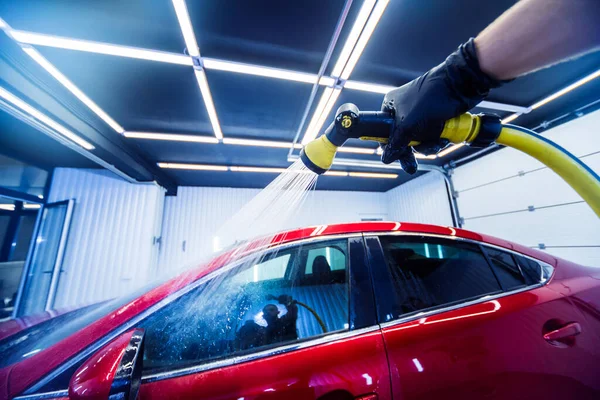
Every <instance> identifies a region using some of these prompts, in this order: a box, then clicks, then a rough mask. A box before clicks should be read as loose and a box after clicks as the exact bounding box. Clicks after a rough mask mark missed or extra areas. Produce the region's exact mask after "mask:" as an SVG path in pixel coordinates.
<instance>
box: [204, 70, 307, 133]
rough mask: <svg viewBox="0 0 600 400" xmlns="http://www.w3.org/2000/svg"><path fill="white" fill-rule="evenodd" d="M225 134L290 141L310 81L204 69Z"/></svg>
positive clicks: (300, 113)
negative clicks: (286, 79)
mask: <svg viewBox="0 0 600 400" xmlns="http://www.w3.org/2000/svg"><path fill="white" fill-rule="evenodd" d="M206 74H207V78H208V82H209V84H210V88H211V91H212V93H213V99H214V102H215V107H216V108H217V111H218V113H219V121H220V123H221V127H222V130H223V135H224V136H225V137H236V138H238V137H240V138H251V139H267V140H284V141H288V142H291V141H292V140H293V139H294V136H295V135H296V130H297V129H298V125H299V123H300V120H301V118H302V114H303V112H304V109H305V107H306V103H307V102H308V98H309V96H310V92H311V90H312V85H310V84H307V83H301V82H292V81H285V80H281V79H272V78H264V77H257V76H251V75H244V74H235V73H231V72H222V71H210V70H209V71H206Z"/></svg>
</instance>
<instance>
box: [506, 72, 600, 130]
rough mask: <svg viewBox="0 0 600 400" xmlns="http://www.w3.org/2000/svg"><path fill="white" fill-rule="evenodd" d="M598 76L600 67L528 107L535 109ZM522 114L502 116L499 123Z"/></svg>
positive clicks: (512, 119)
mask: <svg viewBox="0 0 600 400" xmlns="http://www.w3.org/2000/svg"><path fill="white" fill-rule="evenodd" d="M598 77H600V69H599V70H597V71H595V72H592V73H591V74H589V75H587V76H584V77H583V78H581V79H579V80H578V81H577V82H574V83H572V84H570V85H569V86H567V87H564V88H562V89H560V90H559V91H558V92H555V93H553V94H551V95H550V96H548V97H545V98H543V99H542V100H540V101H538V102H537V103H534V104H533V105H532V106H531V107H530V109H531V110H536V109H538V108H540V107H542V106H544V105H546V104H548V103H550V102H551V101H553V100H556V99H557V98H559V97H561V96H563V95H565V94H567V93H569V92H571V91H572V90H575V89H577V88H578V87H580V86H583V85H585V84H586V83H588V82H590V81H592V80H594V79H596V78H598ZM522 114H523V113H515V114H512V115H509V116H508V117H506V118H504V119H503V120H502V121H501V123H502V124H508V123H509V122H512V121H514V120H515V119H517V118H518V117H520V116H521V115H522Z"/></svg>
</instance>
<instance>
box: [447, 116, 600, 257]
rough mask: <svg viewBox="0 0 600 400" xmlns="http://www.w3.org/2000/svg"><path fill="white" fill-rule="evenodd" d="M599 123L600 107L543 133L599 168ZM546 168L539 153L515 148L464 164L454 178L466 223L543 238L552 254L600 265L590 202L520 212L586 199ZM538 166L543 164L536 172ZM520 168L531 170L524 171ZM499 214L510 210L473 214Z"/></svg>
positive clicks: (522, 239)
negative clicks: (529, 208)
mask: <svg viewBox="0 0 600 400" xmlns="http://www.w3.org/2000/svg"><path fill="white" fill-rule="evenodd" d="M517 121H518V120H517ZM599 126H600V111H596V112H594V113H592V114H589V115H586V116H583V117H581V118H578V119H576V120H573V121H571V122H568V123H566V124H563V125H560V126H558V127H556V128H553V129H551V130H548V131H547V132H544V133H543V136H545V137H547V138H549V139H551V140H553V141H554V142H556V143H557V144H559V145H560V146H562V147H564V148H565V149H567V150H568V151H570V152H571V153H572V154H574V155H575V156H577V157H582V156H584V157H583V158H582V161H583V162H585V163H586V164H587V165H588V167H590V168H591V169H592V170H594V171H595V172H596V173H598V171H600V140H598V138H599V136H598V135H599V133H600V130H599V128H598V127H599ZM594 153H595V154H594ZM543 167H544V166H543V165H542V164H541V163H540V162H538V161H537V160H535V159H534V158H532V157H530V156H528V155H526V154H524V153H521V152H519V151H517V150H514V149H503V150H499V151H497V152H495V153H493V154H490V155H488V156H485V157H483V158H481V159H479V160H476V161H473V162H471V163H468V164H466V165H464V166H461V167H458V168H457V169H456V170H455V174H454V177H453V180H454V185H455V188H456V190H457V191H458V192H459V197H458V206H459V210H460V213H461V216H462V217H464V218H466V221H465V226H464V227H465V228H466V229H469V230H474V231H478V232H482V233H487V234H490V235H494V236H498V237H501V238H503V239H508V240H512V241H515V242H518V243H521V244H523V245H526V246H536V245H538V244H540V243H543V244H544V245H546V246H549V247H548V249H547V251H548V252H549V253H551V254H554V255H556V256H558V257H564V258H566V259H569V260H571V261H575V262H578V263H581V264H584V265H592V266H598V267H600V219H598V218H597V217H596V216H595V214H594V213H593V212H592V210H591V209H590V208H589V206H587V204H584V203H578V204H571V205H563V206H557V207H552V208H545V209H536V210H535V211H532V212H528V211H526V212H515V211H518V210H526V209H528V207H529V206H534V207H535V208H538V207H543V206H552V205H560V204H564V203H571V202H581V201H583V199H582V198H581V197H580V196H579V195H578V194H577V193H575V191H574V190H573V189H571V188H570V187H569V186H568V185H567V184H566V183H565V182H564V181H563V180H562V179H561V178H559V177H558V176H557V175H556V174H555V173H554V172H552V171H551V170H549V169H547V168H543ZM536 168H543V169H541V170H539V171H533V172H531V171H532V170H534V169H536ZM520 171H522V172H525V174H524V175H522V176H519V172H520ZM512 212H514V213H512ZM498 213H506V214H501V215H494V216H488V217H484V218H476V219H469V218H473V217H482V216H486V215H490V214H498ZM550 246H561V247H557V248H552V247H550ZM562 246H565V247H562ZM577 246H597V247H577Z"/></svg>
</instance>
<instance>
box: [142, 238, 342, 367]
mask: <svg viewBox="0 0 600 400" xmlns="http://www.w3.org/2000/svg"><path fill="white" fill-rule="evenodd" d="M307 271H310V273H307ZM347 274H348V244H347V240H345V239H344V240H335V241H325V242H322V243H313V244H309V245H304V246H298V247H292V248H288V249H284V250H281V251H280V252H278V253H271V254H267V255H264V254H263V255H259V256H257V257H252V259H251V260H247V261H244V262H243V263H242V264H240V265H238V266H236V267H234V268H231V269H230V270H228V271H224V272H223V273H221V274H220V275H218V276H216V277H214V278H213V279H211V280H209V281H207V282H206V283H204V284H201V285H200V286H198V287H197V288H195V289H193V290H192V291H190V292H189V293H187V294H185V295H184V296H182V297H180V298H179V299H177V300H175V301H173V302H172V303H170V304H169V305H167V306H166V307H164V308H163V309H161V310H159V311H157V312H156V313H154V314H153V315H151V316H150V317H148V318H147V319H146V320H145V321H143V322H141V323H140V324H138V326H139V327H141V328H144V329H146V344H145V351H144V370H145V372H146V373H147V372H149V371H154V372H156V371H159V370H170V369H173V368H179V367H183V366H186V365H193V364H201V363H204V362H207V361H210V360H215V359H220V358H224V357H232V356H237V355H241V354H247V353H249V352H253V351H257V350H264V349H266V348H269V347H274V346H279V345H281V344H289V343H292V342H295V341H298V340H303V339H308V338H311V337H314V336H318V335H322V334H326V333H330V332H334V331H340V330H344V329H348V326H349V312H348V310H349V307H348V299H349V297H348V293H349V291H348V284H347V282H348V277H347Z"/></svg>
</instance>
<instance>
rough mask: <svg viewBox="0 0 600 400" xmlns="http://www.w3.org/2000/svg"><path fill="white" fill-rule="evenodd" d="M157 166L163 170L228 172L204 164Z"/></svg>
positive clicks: (226, 169) (223, 167)
mask: <svg viewBox="0 0 600 400" xmlns="http://www.w3.org/2000/svg"><path fill="white" fill-rule="evenodd" d="M157 165H158V166H159V167H160V168H165V169H190V170H195V171H222V172H225V171H228V170H229V168H228V167H226V166H223V165H204V164H181V163H163V162H159V163H157Z"/></svg>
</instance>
